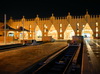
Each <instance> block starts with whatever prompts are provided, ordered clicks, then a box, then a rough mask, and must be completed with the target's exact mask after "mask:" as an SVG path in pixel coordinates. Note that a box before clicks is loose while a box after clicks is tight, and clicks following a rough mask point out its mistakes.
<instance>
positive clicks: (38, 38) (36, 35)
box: [33, 25, 42, 41]
mask: <svg viewBox="0 0 100 74" xmlns="http://www.w3.org/2000/svg"><path fill="white" fill-rule="evenodd" d="M33 37H34V39H35V40H36V41H41V40H42V31H41V30H40V28H39V26H38V25H37V26H36V27H35V32H34V35H33Z"/></svg>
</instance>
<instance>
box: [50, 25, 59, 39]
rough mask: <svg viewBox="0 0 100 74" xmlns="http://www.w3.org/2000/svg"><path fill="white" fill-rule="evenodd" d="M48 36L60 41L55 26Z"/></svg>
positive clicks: (52, 26)
mask: <svg viewBox="0 0 100 74" xmlns="http://www.w3.org/2000/svg"><path fill="white" fill-rule="evenodd" d="M48 36H52V38H54V39H56V40H57V39H58V33H57V30H56V29H55V27H54V25H51V27H50V29H49V31H48Z"/></svg>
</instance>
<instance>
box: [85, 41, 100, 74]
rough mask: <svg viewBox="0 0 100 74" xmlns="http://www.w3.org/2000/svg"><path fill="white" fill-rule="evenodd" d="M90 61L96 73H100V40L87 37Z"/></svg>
mask: <svg viewBox="0 0 100 74" xmlns="http://www.w3.org/2000/svg"><path fill="white" fill-rule="evenodd" d="M85 41H86V46H87V53H88V59H89V63H90V64H91V68H93V69H92V70H93V72H94V73H95V74H99V73H100V63H99V62H100V40H97V39H86V40H85Z"/></svg>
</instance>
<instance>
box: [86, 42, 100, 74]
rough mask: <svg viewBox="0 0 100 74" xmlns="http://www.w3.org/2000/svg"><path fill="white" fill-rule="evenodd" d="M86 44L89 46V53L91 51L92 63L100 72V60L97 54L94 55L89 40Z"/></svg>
mask: <svg viewBox="0 0 100 74" xmlns="http://www.w3.org/2000/svg"><path fill="white" fill-rule="evenodd" d="M86 46H87V50H88V53H89V56H90V59H91V63H92V65H93V68H94V70H95V71H96V72H100V71H99V70H98V69H100V66H99V62H98V60H97V58H96V56H95V55H94V53H93V51H92V48H91V46H90V45H89V44H88V42H87V41H86Z"/></svg>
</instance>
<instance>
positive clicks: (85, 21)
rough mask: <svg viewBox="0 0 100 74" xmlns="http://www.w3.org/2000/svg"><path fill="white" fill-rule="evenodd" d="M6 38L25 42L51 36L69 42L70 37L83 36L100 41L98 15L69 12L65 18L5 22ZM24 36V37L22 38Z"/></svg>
mask: <svg viewBox="0 0 100 74" xmlns="http://www.w3.org/2000/svg"><path fill="white" fill-rule="evenodd" d="M3 26H4V25H1V26H0V28H1V29H0V36H3V35H4V27H3ZM6 36H7V37H13V38H14V39H19V40H22V39H23V38H24V39H26V40H32V39H35V40H37V41H41V40H42V37H43V36H52V38H53V39H55V40H59V39H61V40H69V39H72V36H84V37H85V38H91V39H96V38H97V39H100V15H90V14H89V13H88V11H86V14H85V15H82V16H72V15H71V14H70V12H69V13H68V15H67V16H65V17H55V15H54V14H52V15H51V16H50V17H49V18H40V17H39V15H37V16H36V18H32V19H26V18H25V17H24V16H23V17H22V19H19V20H14V19H13V18H10V19H9V20H8V21H7V30H6ZM23 36H24V37H23Z"/></svg>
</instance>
